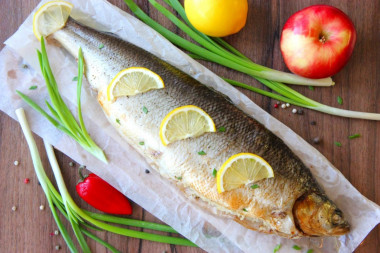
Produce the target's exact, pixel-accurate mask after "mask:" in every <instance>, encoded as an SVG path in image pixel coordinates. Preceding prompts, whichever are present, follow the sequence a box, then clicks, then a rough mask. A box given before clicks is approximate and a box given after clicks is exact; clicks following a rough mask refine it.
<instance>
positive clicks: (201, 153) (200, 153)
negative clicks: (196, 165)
mask: <svg viewBox="0 0 380 253" xmlns="http://www.w3.org/2000/svg"><path fill="white" fill-rule="evenodd" d="M198 155H206V152H204V151H203V150H201V151H199V152H198Z"/></svg>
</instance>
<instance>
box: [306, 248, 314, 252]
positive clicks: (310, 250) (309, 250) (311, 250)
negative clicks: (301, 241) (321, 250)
mask: <svg viewBox="0 0 380 253" xmlns="http://www.w3.org/2000/svg"><path fill="white" fill-rule="evenodd" d="M313 252H314V250H313V249H308V250H307V251H306V253H313Z"/></svg>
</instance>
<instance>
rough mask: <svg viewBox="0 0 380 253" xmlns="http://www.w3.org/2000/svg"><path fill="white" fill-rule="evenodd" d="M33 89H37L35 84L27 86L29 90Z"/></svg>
mask: <svg viewBox="0 0 380 253" xmlns="http://www.w3.org/2000/svg"><path fill="white" fill-rule="evenodd" d="M35 89H37V85H33V86H30V87H29V90H35Z"/></svg>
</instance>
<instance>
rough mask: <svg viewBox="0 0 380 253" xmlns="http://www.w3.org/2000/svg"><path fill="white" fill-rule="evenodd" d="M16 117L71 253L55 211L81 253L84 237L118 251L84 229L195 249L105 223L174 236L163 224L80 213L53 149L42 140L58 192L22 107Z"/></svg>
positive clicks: (177, 240) (71, 245)
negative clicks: (69, 227)
mask: <svg viewBox="0 0 380 253" xmlns="http://www.w3.org/2000/svg"><path fill="white" fill-rule="evenodd" d="M16 115H17V117H18V120H19V122H20V125H21V128H22V131H23V133H24V135H25V138H26V141H27V143H28V146H29V150H30V154H31V157H32V160H33V166H34V170H35V172H36V174H37V178H38V181H39V182H40V184H41V186H42V189H43V191H44V193H45V196H46V198H47V201H48V203H49V207H50V210H51V212H52V214H53V217H54V220H55V222H56V223H57V226H58V228H59V230H60V232H61V234H62V237H63V239H64V240H65V242H66V244H67V246H68V248H69V249H70V251H71V252H78V250H77V249H76V247H75V244H74V242H73V240H72V239H71V238H70V236H69V234H68V232H67V229H66V228H65V226H64V225H63V223H62V221H61V219H60V217H59V215H58V212H57V209H58V211H60V212H61V214H62V215H63V216H64V217H65V218H66V219H67V220H69V222H70V224H71V227H72V229H73V231H74V234H75V236H76V238H77V240H78V243H79V245H80V247H81V250H82V251H83V252H91V251H90V248H89V246H88V244H87V242H86V240H85V238H84V235H85V236H87V237H89V238H91V239H93V240H95V241H97V242H98V243H100V244H102V245H103V246H105V247H106V248H107V249H109V250H110V251H112V252H119V251H118V250H117V249H116V248H114V247H113V246H112V245H110V244H108V243H107V242H105V241H103V240H102V239H100V238H99V237H97V236H96V235H94V234H93V233H91V232H90V231H88V230H87V229H86V228H90V229H95V230H103V231H108V232H111V233H115V234H119V235H124V236H127V237H133V238H139V239H143V240H149V241H155V242H161V243H169V244H174V245H185V246H196V245H195V244H194V243H192V242H191V241H189V240H187V239H184V238H180V237H171V236H165V235H158V234H154V233H147V232H141V231H135V230H131V229H127V228H123V227H120V226H114V225H111V224H109V223H114V224H117V225H127V226H134V227H139V228H145V229H151V230H156V231H163V232H169V233H177V232H176V231H175V230H174V229H173V228H171V227H170V226H167V225H163V224H157V223H153V222H147V221H139V220H134V219H128V218H123V217H118V216H113V215H107V214H100V213H93V212H89V211H87V210H83V209H82V208H80V207H79V206H78V205H77V204H76V203H75V202H74V200H73V199H72V197H71V196H70V193H69V192H68V190H67V188H66V185H65V182H64V180H63V177H62V174H61V171H60V168H59V165H58V162H57V159H56V157H55V154H54V150H53V147H52V146H51V145H50V144H49V143H48V142H46V141H44V145H45V149H46V152H47V155H48V159H49V162H50V165H51V167H52V170H53V173H54V177H55V179H56V182H57V185H58V190H57V189H56V188H55V187H54V185H53V184H52V182H51V181H50V180H49V178H48V176H47V175H46V173H45V170H44V168H43V166H42V162H41V158H40V155H39V152H38V149H37V145H36V142H35V140H34V138H33V135H32V132H31V130H30V127H29V124H28V122H27V119H26V117H25V112H24V110H23V109H22V108H20V109H17V110H16ZM106 222H109V223H106Z"/></svg>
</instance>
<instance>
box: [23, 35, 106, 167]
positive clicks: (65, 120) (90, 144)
mask: <svg viewBox="0 0 380 253" xmlns="http://www.w3.org/2000/svg"><path fill="white" fill-rule="evenodd" d="M37 55H38V60H39V62H40V67H41V72H42V75H43V77H44V79H45V83H46V88H47V90H48V92H49V97H50V101H51V103H49V102H47V101H46V104H47V107H48V108H49V110H50V112H51V114H52V116H51V115H49V114H48V113H47V112H45V111H44V110H43V109H42V108H41V107H40V106H39V105H38V104H36V103H35V102H34V101H33V100H32V99H31V98H30V97H28V96H27V95H25V94H23V93H22V92H20V91H16V92H17V94H18V95H19V96H20V97H21V98H22V99H23V100H24V101H25V102H26V103H27V104H29V106H31V107H32V108H33V109H34V110H36V111H37V112H39V113H41V114H42V116H44V117H46V118H47V119H48V120H49V121H50V123H52V124H53V125H54V126H55V127H56V128H58V129H59V130H61V131H63V132H64V133H65V134H67V135H69V136H70V137H71V138H73V139H74V140H75V141H76V142H78V144H80V145H81V146H82V147H83V148H84V149H85V150H87V151H88V152H89V153H91V154H92V155H94V156H95V157H97V158H98V159H99V160H101V161H103V162H105V163H107V159H106V157H105V155H104V153H103V150H102V149H101V148H99V146H98V145H97V144H96V143H95V142H94V141H93V140H92V139H91V137H90V135H89V134H88V132H87V129H86V127H85V125H84V122H83V117H82V107H81V102H80V97H81V90H82V78H83V69H84V68H83V66H84V59H83V54H82V49H81V48H79V52H78V83H77V105H78V119H79V120H78V121H79V123H78V122H77V120H76V119H75V117H74V116H73V114H72V113H71V111H70V109H69V108H68V107H67V105H66V104H65V102H64V101H63V99H62V97H61V95H60V94H59V91H58V85H57V82H56V80H55V78H54V75H53V72H52V71H51V68H50V64H49V59H48V55H47V52H46V47H45V41H44V39H43V38H41V51H37Z"/></svg>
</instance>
